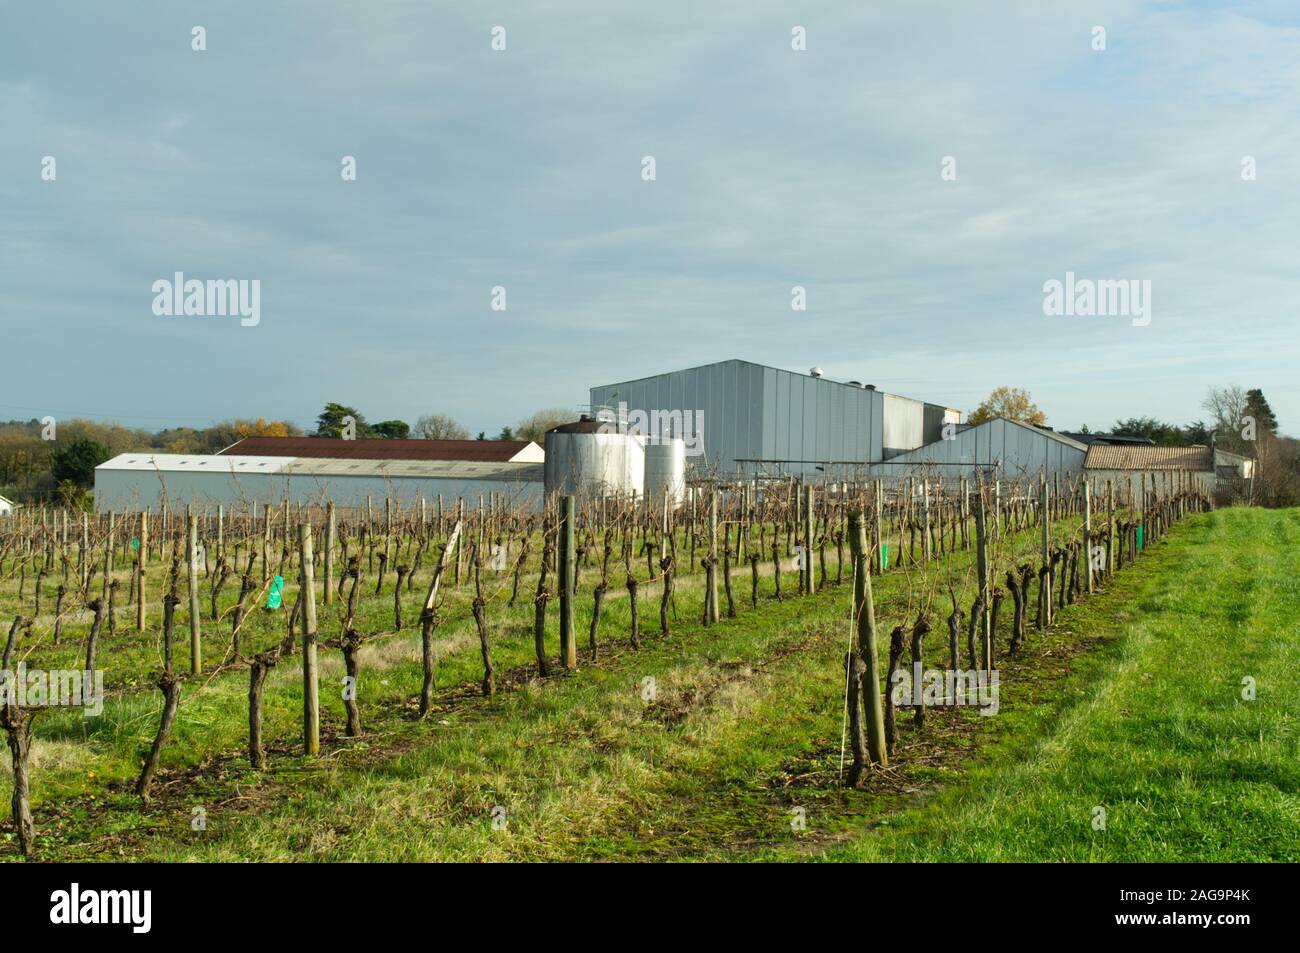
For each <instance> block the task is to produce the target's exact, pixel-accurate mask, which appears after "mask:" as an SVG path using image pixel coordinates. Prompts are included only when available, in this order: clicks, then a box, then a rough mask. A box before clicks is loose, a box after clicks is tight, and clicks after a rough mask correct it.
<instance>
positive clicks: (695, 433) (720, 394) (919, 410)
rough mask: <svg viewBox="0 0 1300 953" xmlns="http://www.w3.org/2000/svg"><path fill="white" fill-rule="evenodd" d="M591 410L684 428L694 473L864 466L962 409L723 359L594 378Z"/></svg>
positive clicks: (646, 429)
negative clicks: (625, 377) (631, 376)
mask: <svg viewBox="0 0 1300 953" xmlns="http://www.w3.org/2000/svg"><path fill="white" fill-rule="evenodd" d="M590 397H591V408H592V415H593V416H596V417H600V416H602V415H606V416H608V417H611V418H613V419H616V420H619V421H626V422H627V423H628V424H629V427H630V429H633V430H640V431H641V432H643V433H647V434H648V435H649V436H651V437H667V436H677V437H682V438H684V442H685V445H686V463H687V465H688V467H689V468H690V469H691V470H693V471H695V472H696V473H702V472H709V473H716V474H718V475H725V476H740V477H749V476H754V475H761V476H779V475H788V474H793V475H798V476H808V477H810V478H814V479H816V478H835V477H848V476H855V475H860V473H861V468H862V467H863V466H864V465H865V464H868V463H874V462H877V461H881V460H888V459H890V458H892V457H894V456H896V455H898V454H901V453H905V452H906V451H909V450H913V449H916V448H917V447H921V446H923V445H925V444H927V443H930V442H932V441H935V440H938V439H940V437H941V436H942V433H943V429H944V424H945V423H950V424H956V423H957V422H958V421H959V420H960V419H961V414H960V412H959V411H957V410H954V409H953V408H950V407H945V406H943V405H940V404H927V403H926V402H924V401H920V400H912V399H910V398H907V397H898V396H895V395H893V394H886V393H884V392H882V391H879V390H877V389H876V388H875V387H874V385H872V384H869V383H867V384H864V383H861V382H859V381H834V380H830V379H829V378H827V377H825V376H824V375H823V374H822V371H821V369H820V368H813V369H812V371H811V372H809V373H808V374H798V373H795V372H793V371H787V370H782V369H780V368H776V367H766V366H764V365H761V364H754V363H751V362H749V361H742V360H729V361H720V362H718V363H714V364H705V365H702V366H700V367H692V368H687V369H686V370H680V371H671V372H669V373H666V374H659V375H656V376H654V377H643V378H640V379H637V380H631V381H624V382H622V383H617V384H603V385H600V386H597V387H592V388H591V394H590Z"/></svg>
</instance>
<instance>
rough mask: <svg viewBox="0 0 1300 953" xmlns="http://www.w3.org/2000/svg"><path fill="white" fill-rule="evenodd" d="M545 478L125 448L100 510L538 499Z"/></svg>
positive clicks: (521, 470) (104, 470)
mask: <svg viewBox="0 0 1300 953" xmlns="http://www.w3.org/2000/svg"><path fill="white" fill-rule="evenodd" d="M385 442H389V441H385ZM392 442H396V441H392ZM534 446H536V445H535V444H534ZM542 476H543V474H542V464H540V463H527V462H512V461H484V460H477V461H474V460H404V459H390V460H373V459H358V458H338V457H309V456H252V455H249V456H244V455H235V454H229V453H223V454H214V455H203V454H175V453H123V454H119V455H118V456H116V457H114V458H113V459H111V460H109V461H107V462H105V463H101V464H100V465H99V466H97V467H96V468H95V508H96V509H97V510H99V511H100V512H104V511H107V510H125V509H131V510H136V509H151V510H157V509H160V508H161V507H162V505H163V502H164V501H166V502H167V505H168V506H169V507H176V506H184V505H193V506H199V507H203V506H215V505H222V504H224V505H228V506H231V505H236V504H248V505H250V506H252V505H254V504H262V505H265V504H268V503H276V504H278V503H281V502H283V501H286V500H287V501H290V502H295V503H303V504H310V503H323V502H325V501H327V500H332V501H334V503H335V504H336V505H337V506H342V507H348V506H364V505H365V503H366V499H367V497H371V498H373V499H374V500H381V499H385V498H390V499H392V500H394V501H395V502H398V503H401V504H402V505H413V504H415V503H417V502H418V501H419V500H420V499H421V498H423V499H424V500H425V501H427V502H433V501H435V500H436V499H437V498H438V497H439V496H441V497H442V498H443V499H444V500H445V501H451V500H455V499H456V498H457V497H464V498H465V500H466V501H467V502H468V501H470V500H473V501H475V502H477V500H478V498H479V497H480V496H483V497H485V498H487V499H497V500H501V501H502V502H503V503H504V504H506V505H515V504H522V505H536V503H537V502H538V501H540V499H541V497H542Z"/></svg>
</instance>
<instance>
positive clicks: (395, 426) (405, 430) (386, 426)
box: [366, 420, 411, 440]
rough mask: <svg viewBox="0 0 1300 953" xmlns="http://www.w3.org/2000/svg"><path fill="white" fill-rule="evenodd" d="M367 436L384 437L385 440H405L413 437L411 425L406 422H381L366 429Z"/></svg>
mask: <svg viewBox="0 0 1300 953" xmlns="http://www.w3.org/2000/svg"><path fill="white" fill-rule="evenodd" d="M366 429H367V430H368V431H369V433H368V434H367V436H371V437H383V438H384V439H385V440H405V439H406V438H407V437H409V436H410V435H411V425H410V424H408V423H407V422H406V421H405V420H381V421H380V422H379V423H377V424H371V425H370V426H369V427H367V428H366Z"/></svg>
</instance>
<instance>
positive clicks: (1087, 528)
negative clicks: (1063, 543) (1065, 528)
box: [1083, 477, 1092, 595]
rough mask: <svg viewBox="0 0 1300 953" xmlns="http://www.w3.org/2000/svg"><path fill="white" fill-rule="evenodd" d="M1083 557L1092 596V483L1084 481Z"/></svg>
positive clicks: (1089, 591) (1085, 479) (1085, 478)
mask: <svg viewBox="0 0 1300 953" xmlns="http://www.w3.org/2000/svg"><path fill="white" fill-rule="evenodd" d="M1083 555H1084V558H1085V559H1087V561H1088V576H1087V579H1088V594H1089V595H1092V481H1090V480H1089V479H1088V478H1087V477H1084V480H1083Z"/></svg>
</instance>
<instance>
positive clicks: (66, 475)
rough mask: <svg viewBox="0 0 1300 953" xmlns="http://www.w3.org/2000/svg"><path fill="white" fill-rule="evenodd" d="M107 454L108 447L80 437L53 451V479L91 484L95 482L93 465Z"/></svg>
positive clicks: (80, 484)
mask: <svg viewBox="0 0 1300 953" xmlns="http://www.w3.org/2000/svg"><path fill="white" fill-rule="evenodd" d="M109 456H110V454H109V452H108V448H107V447H105V446H104V445H103V444H102V443H97V442H96V441H94V440H91V439H89V438H87V437H80V438H78V439H76V440H73V441H72V442H71V443H69V444H67V445H66V446H62V447H59V448H58V449H56V450H55V451H54V458H53V474H54V479H55V480H56V481H58V482H59V483H63V482H64V481H65V480H66V481H70V482H72V483H75V484H76V485H77V486H84V487H88V486H91V485H92V484H93V483H94V482H95V467H97V466H99V465H100V464H101V463H103V462H104V461H105V460H107V459H108V458H109Z"/></svg>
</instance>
